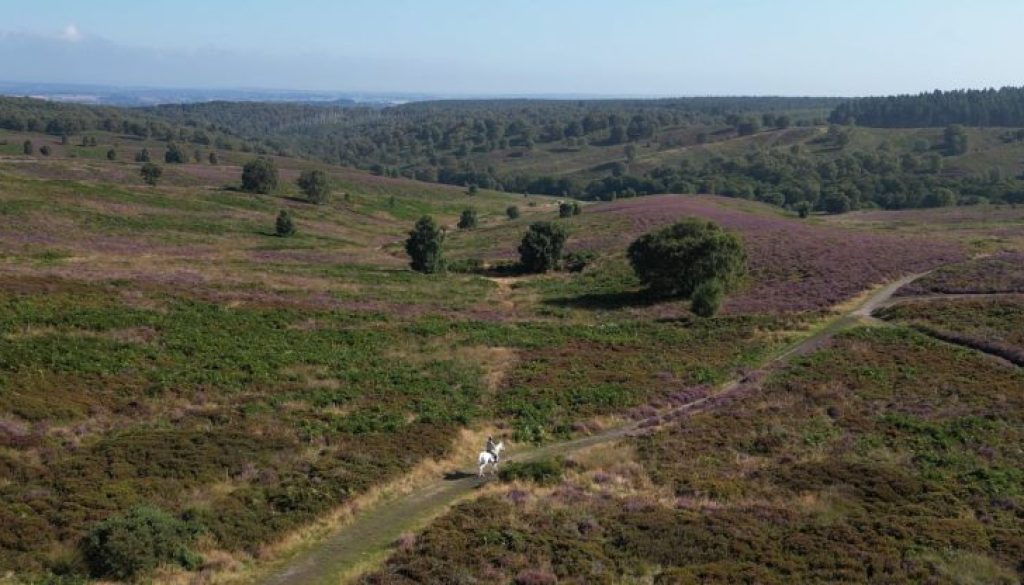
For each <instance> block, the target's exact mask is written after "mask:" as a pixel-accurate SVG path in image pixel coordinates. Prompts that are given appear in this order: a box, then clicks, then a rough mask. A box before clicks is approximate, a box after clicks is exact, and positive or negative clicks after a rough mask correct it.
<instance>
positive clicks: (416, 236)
mask: <svg viewBox="0 0 1024 585" xmlns="http://www.w3.org/2000/svg"><path fill="white" fill-rule="evenodd" d="M405 251H406V253H407V254H409V258H410V260H411V261H410V263H409V265H410V266H411V267H412V269H413V270H415V271H417V272H424V273H427V274H432V273H435V272H441V271H442V270H444V229H442V228H441V227H439V226H438V225H437V223H436V222H435V221H434V218H432V217H430V216H429V215H424V216H423V217H421V218H420V219H419V220H418V221H417V222H416V225H415V226H414V227H413V229H412V231H411V232H409V238H408V239H406V240H405Z"/></svg>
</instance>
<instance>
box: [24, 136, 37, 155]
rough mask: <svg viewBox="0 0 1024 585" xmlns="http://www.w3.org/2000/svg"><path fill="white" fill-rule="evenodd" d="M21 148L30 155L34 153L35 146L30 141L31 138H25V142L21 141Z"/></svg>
mask: <svg viewBox="0 0 1024 585" xmlns="http://www.w3.org/2000/svg"><path fill="white" fill-rule="evenodd" d="M21 150H22V152H24V153H25V154H27V155H29V156H31V155H32V154H34V153H35V150H36V149H35V147H34V146H33V145H32V141H31V140H26V141H25V142H24V143H23V144H22V145H21Z"/></svg>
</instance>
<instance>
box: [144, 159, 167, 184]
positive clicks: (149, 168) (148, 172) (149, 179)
mask: <svg viewBox="0 0 1024 585" xmlns="http://www.w3.org/2000/svg"><path fill="white" fill-rule="evenodd" d="M139 174H140V175H142V180H143V181H145V182H146V184H148V185H152V186H156V184H157V183H158V182H159V181H160V176H161V175H163V174H164V170H163V169H161V168H160V167H158V166H157V165H155V164H153V163H151V162H148V163H144V164H143V165H142V168H140V169H139Z"/></svg>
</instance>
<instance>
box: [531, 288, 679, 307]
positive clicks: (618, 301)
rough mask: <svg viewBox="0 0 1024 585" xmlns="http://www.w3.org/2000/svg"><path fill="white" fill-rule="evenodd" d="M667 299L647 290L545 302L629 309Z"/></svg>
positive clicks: (593, 294) (547, 301)
mask: <svg viewBox="0 0 1024 585" xmlns="http://www.w3.org/2000/svg"><path fill="white" fill-rule="evenodd" d="M664 301H665V299H663V298H661V297H658V296H656V295H652V294H650V293H649V292H647V291H646V290H636V291H619V292H608V293H589V294H585V295H579V296H575V297H559V298H555V299H548V300H545V301H544V304H545V305H551V306H554V307H561V308H572V309H591V310H594V309H598V310H611V309H627V308H642V307H650V306H653V305H657V304H659V303H662V302H664Z"/></svg>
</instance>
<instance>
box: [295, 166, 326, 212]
mask: <svg viewBox="0 0 1024 585" xmlns="http://www.w3.org/2000/svg"><path fill="white" fill-rule="evenodd" d="M298 185H299V188H300V189H302V192H303V193H305V194H306V199H308V200H309V202H310V203H316V204H318V205H319V204H321V203H326V202H327V199H328V198H329V197H330V194H331V186H330V183H329V182H328V180H327V173H325V172H324V171H322V170H320V169H313V170H311V171H302V174H301V175H299V179H298Z"/></svg>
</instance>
